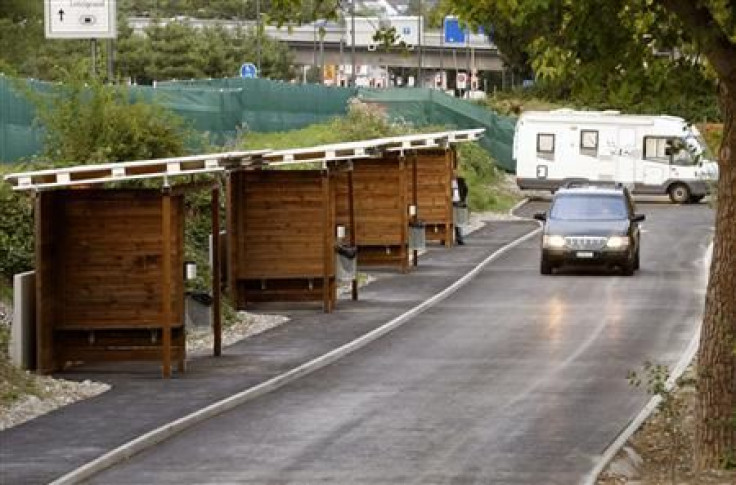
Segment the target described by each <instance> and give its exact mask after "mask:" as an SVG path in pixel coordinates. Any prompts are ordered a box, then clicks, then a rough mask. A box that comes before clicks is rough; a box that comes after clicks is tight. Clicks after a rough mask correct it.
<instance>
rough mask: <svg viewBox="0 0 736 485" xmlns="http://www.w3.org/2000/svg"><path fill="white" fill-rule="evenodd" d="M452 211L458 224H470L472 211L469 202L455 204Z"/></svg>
mask: <svg viewBox="0 0 736 485" xmlns="http://www.w3.org/2000/svg"><path fill="white" fill-rule="evenodd" d="M452 212H453V215H452V216H453V219H454V220H455V225H456V226H465V225H467V224H468V221H469V219H470V211H469V210H468V206H467V204H453V206H452Z"/></svg>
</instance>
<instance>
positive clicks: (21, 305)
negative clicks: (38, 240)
mask: <svg viewBox="0 0 736 485" xmlns="http://www.w3.org/2000/svg"><path fill="white" fill-rule="evenodd" d="M8 350H9V354H10V361H11V362H12V363H13V365H15V366H16V367H19V368H21V369H28V370H33V369H35V368H36V273H35V271H29V272H27V273H20V274H17V275H15V276H13V322H12V324H11V326H10V348H9V349H8Z"/></svg>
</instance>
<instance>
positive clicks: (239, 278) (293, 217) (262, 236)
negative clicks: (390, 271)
mask: <svg viewBox="0 0 736 485" xmlns="http://www.w3.org/2000/svg"><path fill="white" fill-rule="evenodd" d="M363 145H364V144H341V145H330V146H323V147H312V148H308V149H293V150H281V151H274V152H270V153H268V154H267V155H265V156H264V160H265V162H266V165H267V167H264V168H263V169H256V170H250V169H249V170H238V171H233V172H231V173H230V174H229V179H228V191H227V192H228V229H227V233H228V243H227V246H228V248H229V261H230V266H229V272H230V274H229V277H228V281H229V285H230V294H231V298H232V299H233V301H234V302H235V304H236V306H237V308H238V309H245V308H247V306H248V305H249V304H251V303H255V302H271V301H291V302H309V301H320V302H322V307H323V309H324V311H325V312H330V311H332V310H333V309H334V307H335V303H336V301H337V277H338V274H337V273H338V271H337V269H338V268H337V267H336V262H337V257H338V255H337V253H336V251H337V248H338V246H339V245H340V244H345V245H347V246H349V242H350V241H349V239H348V238H346V237H344V235H345V234H347V233H348V230H347V229H346V228H345V227H343V228H338V227H337V224H336V220H335V210H336V203H337V201H338V200H341V201H342V202H343V203H344V205H345V206H346V207H349V206H350V205H351V202H350V198H351V193H350V191H345V192H340V193H339V194H338V193H337V191H336V182H337V180H338V176H339V175H341V174H348V173H349V170H350V168H351V164H350V163H349V160H351V159H352V158H355V157H360V156H365V154H366V150H365V149H364V147H363ZM315 165H317V166H316V167H315ZM287 168H294V169H293V170H289V169H287ZM352 220H353V219H352V218H351V217H350V216H349V214H348V217H347V218H346V221H345V222H344V224H345V225H346V226H347V227H350V226H352V222H351V221H352ZM352 285H353V298H354V299H357V282H356V280H355V275H354V274H353V275H352Z"/></svg>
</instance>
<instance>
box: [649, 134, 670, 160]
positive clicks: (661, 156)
mask: <svg viewBox="0 0 736 485" xmlns="http://www.w3.org/2000/svg"><path fill="white" fill-rule="evenodd" d="M668 140H669V138H665V137H654V136H647V137H645V138H644V159H645V160H654V161H657V162H663V163H669V162H670V156H669V153H668V150H667V147H668V143H667V142H668Z"/></svg>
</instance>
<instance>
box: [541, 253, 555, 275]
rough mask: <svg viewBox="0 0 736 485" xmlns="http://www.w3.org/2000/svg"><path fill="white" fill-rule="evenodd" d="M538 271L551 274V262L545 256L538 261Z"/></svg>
mask: <svg viewBox="0 0 736 485" xmlns="http://www.w3.org/2000/svg"><path fill="white" fill-rule="evenodd" d="M539 272H540V273H541V274H552V264H551V263H550V262H549V261H547V258H545V257H542V261H541V262H540V263H539Z"/></svg>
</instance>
